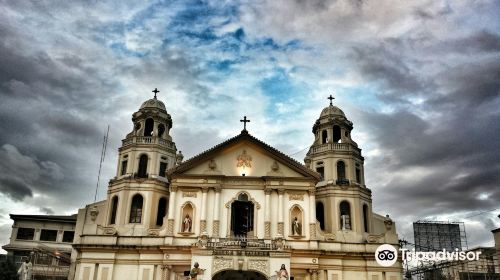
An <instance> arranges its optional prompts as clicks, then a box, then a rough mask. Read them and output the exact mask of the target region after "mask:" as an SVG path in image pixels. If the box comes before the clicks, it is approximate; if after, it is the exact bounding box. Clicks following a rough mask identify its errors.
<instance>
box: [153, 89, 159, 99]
mask: <svg viewBox="0 0 500 280" xmlns="http://www.w3.org/2000/svg"><path fill="white" fill-rule="evenodd" d="M153 92H154V94H155V97H154V98H155V99H156V94H157V93H158V92H160V91H159V90H158V89H157V88H155V90H153Z"/></svg>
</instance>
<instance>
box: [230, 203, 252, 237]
mask: <svg viewBox="0 0 500 280" xmlns="http://www.w3.org/2000/svg"><path fill="white" fill-rule="evenodd" d="M253 218H254V205H253V203H252V202H251V201H249V200H248V195H247V194H246V193H241V194H240V195H239V196H238V200H236V201H234V202H233V203H232V204H231V233H232V234H233V236H236V237H241V236H247V235H251V234H252V233H253Z"/></svg>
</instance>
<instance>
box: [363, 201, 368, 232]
mask: <svg viewBox="0 0 500 280" xmlns="http://www.w3.org/2000/svg"><path fill="white" fill-rule="evenodd" d="M363 225H364V228H365V232H368V205H366V204H363Z"/></svg>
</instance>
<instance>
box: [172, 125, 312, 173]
mask: <svg viewBox="0 0 500 280" xmlns="http://www.w3.org/2000/svg"><path fill="white" fill-rule="evenodd" d="M181 174H182V175H195V176H196V175H214V176H251V177H265V176H268V177H293V178H299V177H301V178H310V179H315V180H317V179H319V174H318V173H316V172H314V171H312V170H310V169H308V168H306V167H305V166H304V165H302V164H300V163H299V162H297V161H296V160H294V159H292V158H290V157H289V156H287V155H285V154H283V153H281V152H280V151H278V150H277V149H275V148H273V147H271V146H269V145H267V144H266V143H264V142H262V141H260V140H259V139H257V138H255V137H253V136H252V135H250V134H248V132H246V131H242V133H241V134H240V135H238V136H236V137H233V138H231V139H229V140H227V141H225V142H223V143H221V144H219V145H216V146H214V147H213V148H211V149H209V150H207V151H205V152H203V153H201V154H199V155H197V156H195V157H193V158H191V159H189V160H187V161H185V162H184V163H182V164H180V165H179V166H177V167H175V168H173V169H172V170H170V171H169V175H170V176H174V177H175V176H178V175H181ZM243 174H244V175H243Z"/></svg>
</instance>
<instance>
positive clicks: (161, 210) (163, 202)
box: [156, 197, 167, 226]
mask: <svg viewBox="0 0 500 280" xmlns="http://www.w3.org/2000/svg"><path fill="white" fill-rule="evenodd" d="M166 214H167V199H166V198H164V197H162V198H160V200H159V201H158V213H157V214H156V225H157V226H162V225H163V218H164V217H165V215H166Z"/></svg>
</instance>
